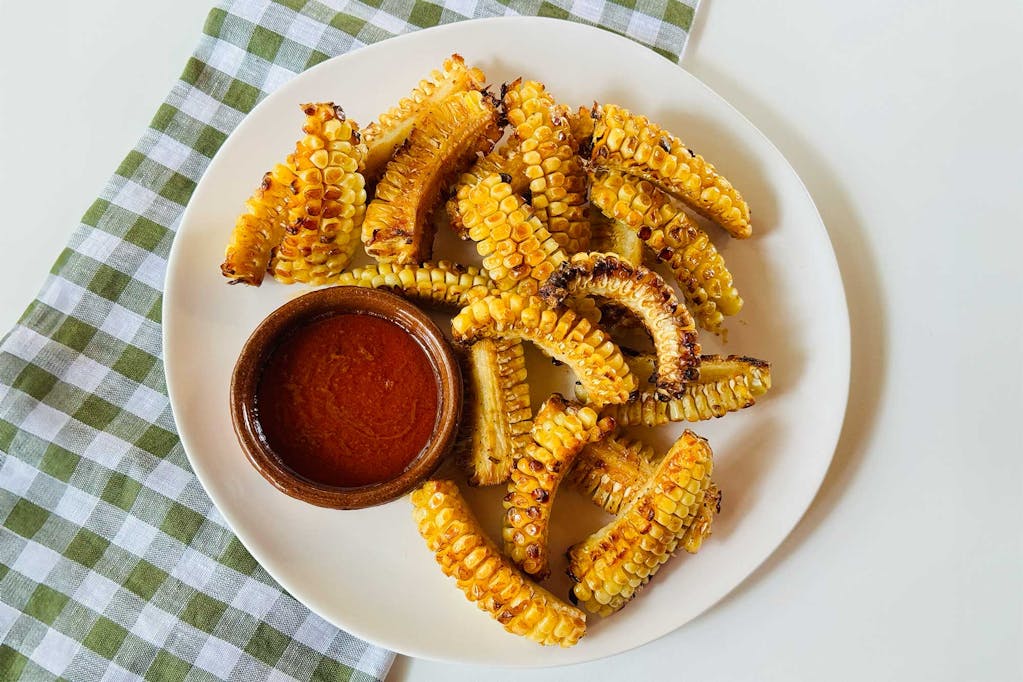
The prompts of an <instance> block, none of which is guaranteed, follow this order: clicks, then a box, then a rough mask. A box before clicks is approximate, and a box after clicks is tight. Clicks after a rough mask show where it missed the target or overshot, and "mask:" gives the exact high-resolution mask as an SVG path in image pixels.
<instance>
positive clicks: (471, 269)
mask: <svg viewBox="0 0 1023 682" xmlns="http://www.w3.org/2000/svg"><path fill="white" fill-rule="evenodd" d="M336 283H337V285H338V286H352V287H369V288H372V289H385V290H387V291H391V292H394V293H396V294H399V295H401V296H404V297H406V298H409V299H411V300H413V301H416V302H417V303H423V304H426V305H438V306H443V307H447V308H451V307H455V308H462V307H464V306H467V305H469V303H471V302H472V301H474V300H475V299H477V298H481V297H483V296H486V295H487V294H489V293H490V291H491V290H492V289H493V288H494V283H493V282H492V281H490V278H489V277H487V276H486V275H485V274H483V273H482V272H480V269H479V268H477V267H476V266H474V265H462V264H461V263H452V262H451V261H446V260H442V261H438V262H436V263H423V264H422V265H395V264H394V263H374V264H371V265H366V266H364V267H361V268H354V269H352V270H349V271H347V272H343V273H341V275H340V276H339V277H338V278H337V282H336Z"/></svg>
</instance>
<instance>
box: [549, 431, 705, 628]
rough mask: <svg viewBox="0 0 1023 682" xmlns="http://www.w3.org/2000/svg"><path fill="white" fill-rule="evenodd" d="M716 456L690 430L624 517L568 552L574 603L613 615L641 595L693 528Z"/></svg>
mask: <svg viewBox="0 0 1023 682" xmlns="http://www.w3.org/2000/svg"><path fill="white" fill-rule="evenodd" d="M712 457H713V455H712V453H711V450H710V446H709V445H707V441H706V440H704V439H702V438H700V437H698V436H697V435H695V434H694V433H693V432H692V431H688V430H687V431H686V432H685V433H683V434H682V437H681V438H679V439H678V440H677V441H676V442H675V444H674V445H673V446H671V449H670V450H668V453H667V454H666V455H665V456H664V458H663V459H662V460H661V461H660V462H659V463H658V465H657V467H656V469H655V470H654V472H653V475H652V476H651V477H650V479H649V480H648V481H647V483H646V485H644V486H643V487H642V488H641V489H640V491H639V492H638V494H637V496H636V497H635V498H634V499H632V500H631V501H629V503H628V504H626V505H625V507H624V508H623V509H622V510H621V513H620V514H619V515H618V517H617V518H616V519H615V520H613V521H612V522H611V523H609V524H607V525H606V526H604V527H603V528H601V529H600V530H599V531H597V532H596V533H594V534H593V535H591V536H590V537H588V538H587V539H586V540H584V541H583V542H581V543H579V544H577V545H574V546H572V547H571V548H570V549H569V550H568V557H569V567H568V575H569V577H570V578H572V580H573V581H575V583H576V584H575V585H574V586H573V587H572V592H571V593H570V595H569V597H570V598H571V600H572V602H573V603H578V604H580V605H581V606H582V607H583V608H584V609H586V610H587V611H590V612H591V613H596V614H599V615H601V616H609V615H611V614H612V613H614V612H615V611H618V610H619V609H620V608H622V607H623V606H625V604H627V603H628V602H629V601H630V600H631V599H632V598H633V597H634V596H636V593H637V592H638V591H639V590H640V589H641V588H642V587H643V586H644V585H646V583H647V582H649V580H650V579H651V578H652V577H653V576H654V574H655V573H656V572H657V571H658V569H660V567H661V566H662V565H663V564H664V562H666V561H667V560H668V559H669V558H670V557H671V555H672V554H673V553H674V552H675V549H676V547H677V546H678V543H679V540H680V539H681V538H682V537H683V536H684V535H685V533H686V531H687V530H688V529H689V527H690V526H691V525H692V523H693V519H694V518H695V516H696V514H697V512H698V511H699V509H700V505H701V504H702V503H703V498H704V494H705V492H706V490H707V487H708V485H709V484H710V476H711V470H712V468H713V462H712Z"/></svg>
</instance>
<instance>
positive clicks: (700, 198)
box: [590, 104, 753, 239]
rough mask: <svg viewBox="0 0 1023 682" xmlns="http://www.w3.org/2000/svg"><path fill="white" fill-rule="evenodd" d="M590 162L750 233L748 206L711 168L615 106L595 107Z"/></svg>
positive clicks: (737, 233) (733, 231) (740, 233)
mask: <svg viewBox="0 0 1023 682" xmlns="http://www.w3.org/2000/svg"><path fill="white" fill-rule="evenodd" d="M593 113H594V117H595V118H596V122H595V124H594V127H593V149H592V152H591V156H590V158H591V160H592V161H593V162H594V163H595V164H597V165H599V166H604V167H609V168H614V169H615V170H618V171H621V172H623V173H627V174H629V175H633V176H636V177H639V178H643V179H644V180H648V181H650V182H652V183H654V184H656V185H657V186H658V187H660V188H661V189H663V190H664V191H666V192H669V193H670V194H672V195H674V196H676V197H678V198H679V199H681V200H682V201H684V202H685V203H686V205H688V206H689V207H690V208H692V209H693V210H694V211H696V212H697V213H699V214H701V215H703V216H706V217H707V218H709V219H710V220H712V221H714V222H715V223H717V224H718V225H720V226H721V227H722V228H724V229H725V230H726V231H727V232H728V233H729V234H730V235H732V236H733V237H736V238H738V239H745V238H747V237H749V236H750V235H751V234H752V233H753V228H752V227H751V226H750V212H749V205H748V204H747V203H746V201H745V200H744V199H743V198H742V195H740V194H739V192H738V190H736V189H735V188H734V187H732V183H730V182H728V180H727V179H725V178H724V177H723V176H722V175H720V174H719V173H718V172H717V170H716V169H715V168H714V166H713V165H711V164H710V163H708V162H707V161H706V160H704V158H703V157H702V156H700V155H699V154H696V153H695V152H693V150H692V149H689V148H688V147H686V145H685V144H683V142H682V141H681V140H679V139H678V138H677V137H675V136H674V135H672V134H671V133H669V132H668V131H666V130H664V129H662V128H661V127H660V126H658V125H657V124H655V123H651V122H650V120H649V119H647V117H646V116H637V115H635V114H632V113H630V112H629V111H628V110H626V109H623V108H622V107H619V106H616V105H614V104H608V105H605V106H603V107H600V106H595V107H594V110H593Z"/></svg>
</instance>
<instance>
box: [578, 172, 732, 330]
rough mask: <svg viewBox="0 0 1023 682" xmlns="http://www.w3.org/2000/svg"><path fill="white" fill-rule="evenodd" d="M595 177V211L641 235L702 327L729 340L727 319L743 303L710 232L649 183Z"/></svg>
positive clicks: (610, 174)
mask: <svg viewBox="0 0 1023 682" xmlns="http://www.w3.org/2000/svg"><path fill="white" fill-rule="evenodd" d="M590 177H591V185H590V202H591V203H592V204H593V206H594V207H596V208H597V209H598V210H600V211H601V212H603V213H604V214H605V215H607V216H608V217H610V218H612V219H615V220H618V221H620V222H621V223H622V224H623V225H625V226H627V227H630V228H632V229H633V230H635V231H636V234H637V235H638V236H639V238H640V239H642V240H643V242H644V243H645V244H646V245H647V246H648V247H650V249H651V250H652V251H653V252H654V253H655V254H656V256H657V260H658V261H660V262H663V263H666V264H667V265H668V267H669V268H670V269H671V271H672V274H673V275H674V276H675V279H676V280H677V281H678V285H679V288H680V289H681V290H682V294H683V296H684V297H685V299H686V303H687V304H688V305H689V307H690V309H691V310H692V312H693V317H695V318H696V322H697V323H698V324H699V325H700V327H702V328H703V329H706V330H707V331H709V332H713V333H715V334H718V335H720V336H721V337H722V339H727V335H726V331H725V329H724V327H723V324H722V323H723V320H724V316H725V315H735V314H736V313H738V312H739V311H740V310H741V309H742V298H741V297H740V296H739V292H738V291H737V290H736V288H735V286H734V284H733V283H732V273H730V272H729V271H728V268H727V267H726V266H725V260H724V258H722V257H721V254H720V253H719V252H718V250H717V249H716V248H715V247H714V244H712V243H711V241H710V239H709V238H708V237H707V235H706V233H704V232H703V230H701V229H700V228H699V226H697V225H696V223H695V222H693V221H692V220H690V219H689V217H688V216H687V215H686V214H685V212H684V211H682V210H680V209H678V208H675V207H674V206H672V204H671V201H670V199H669V198H668V196H667V195H666V194H665V193H664V192H662V191H660V190H659V189H657V188H656V187H655V186H654V185H653V184H651V183H649V182H647V181H645V180H637V179H635V178H630V177H628V176H626V175H623V174H622V173H619V172H617V171H608V170H597V171H595V172H593V173H592V174H591V176H590Z"/></svg>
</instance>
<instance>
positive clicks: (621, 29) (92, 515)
mask: <svg viewBox="0 0 1023 682" xmlns="http://www.w3.org/2000/svg"><path fill="white" fill-rule="evenodd" d="M697 2H698V0H684V1H682V2H680V1H679V0H660V1H656V2H643V1H642V0H639V1H638V2H628V1H626V0H622V4H621V5H618V4H612V3H604V2H588V1H585V0H582V1H579V2H570V1H565V0H556V1H554V2H546V1H545V2H536V1H521V0H510V1H509V2H504V3H502V2H494V1H490V2H487V1H483V2H475V1H473V0H448V1H447V2H444V3H443V4H436V3H432V2H424V1H422V0H383V1H382V2H372V0H370V1H369V2H367V3H360V2H342V1H340V0H337V1H334V2H304V1H303V0H280V1H279V2H267V1H266V0H237V1H235V2H227V3H224V4H221V5H219V6H217V7H216V8H215V9H213V10H212V11H211V12H210V14H209V18H208V19H207V21H206V24H205V27H204V29H203V36H202V39H201V40H200V42H199V45H198V47H197V49H196V50H195V53H194V55H193V56H192V58H191V59H190V60H189V61H188V64H187V65H186V66H185V69H184V72H183V73H182V75H181V79H180V80H179V81H178V82H177V84H176V85H175V86H174V88H173V89H172V90H171V93H170V95H169V96H168V97H167V99H166V101H165V102H164V104H163V105H162V106H161V107H160V109H159V111H158V112H157V113H156V116H155V118H154V119H153V121H152V123H151V124H150V126H149V129H148V130H146V132H145V134H144V135H143V137H142V139H141V141H140V142H139V143H138V145H137V146H136V147H135V149H134V150H132V151H131V152H130V153H129V154H128V156H127V157H126V158H125V159H124V162H123V163H122V164H121V165H120V167H119V168H118V169H117V172H116V174H115V175H114V176H113V178H111V180H110V182H109V183H108V184H107V186H106V188H105V189H104V191H103V193H102V195H101V196H100V198H99V199H97V201H96V202H95V203H94V204H93V205H92V207H91V208H89V210H88V211H87V212H86V214H85V216H84V218H83V219H82V223H81V224H80V225H79V226H78V229H77V230H75V232H74V235H73V236H72V238H71V241H70V243H69V244H68V246H67V248H66V249H65V250H64V252H63V253H62V254H61V256H60V258H59V259H58V260H57V262H56V263H55V264H54V266H53V269H52V274H51V276H50V277H49V279H48V280H47V281H46V284H45V286H44V287H43V289H42V291H41V292H40V293H39V296H38V297H37V298H36V299H35V300H34V301H33V302H32V303H31V304H30V305H29V307H28V309H27V311H26V312H25V314H24V315H23V317H22V318H21V321H20V322H19V324H18V325H17V326H16V327H15V328H14V329H13V330H12V331H11V332H10V333H9V334H8V335H7V337H6V338H5V339H4V341H3V343H2V345H0V519H2V520H3V526H2V527H0V680H13V679H17V678H19V677H24V678H26V679H33V680H35V679H54V678H57V677H61V678H65V679H71V680H99V679H102V680H136V679H146V680H208V679H215V678H221V679H234V680H246V681H248V680H264V679H273V680H278V679H282V680H283V679H299V680H311V679H315V680H338V679H344V680H348V679H351V680H366V679H382V678H383V676H384V675H386V673H387V670H388V668H389V666H390V664H391V661H392V660H393V654H391V653H390V652H388V651H384V650H382V649H379V648H377V647H374V646H370V645H368V644H366V643H365V642H363V641H361V640H359V639H357V638H355V637H353V636H351V635H349V634H348V633H345V632H342V631H340V630H338V629H337V628H335V627H334V626H332V625H330V624H329V623H327V622H326V621H324V620H323V619H321V618H319V617H318V616H316V615H315V614H313V613H311V612H310V611H309V610H308V609H306V608H305V607H304V606H302V605H301V604H299V603H298V602H296V601H295V600H294V599H293V598H292V597H291V596H289V595H288V594H287V592H285V591H284V590H283V589H282V588H281V587H280V586H279V585H277V584H276V583H275V582H274V581H273V580H272V579H271V578H270V576H269V575H267V573H266V572H265V571H264V570H263V569H262V568H261V567H260V566H259V565H258V564H257V563H256V562H255V560H253V558H252V557H251V556H250V555H249V553H248V552H247V551H246V550H245V548H244V547H243V546H242V545H241V543H240V542H239V541H238V539H237V538H236V537H235V536H234V535H233V534H232V532H231V530H230V529H229V528H228V526H227V524H226V523H225V521H224V519H223V517H221V516H220V514H219V513H218V512H217V509H216V508H215V507H214V506H213V504H212V503H211V502H210V500H209V498H208V497H207V496H206V493H205V492H204V491H203V489H202V487H201V486H200V484H199V481H198V479H196V477H195V475H194V474H193V473H192V471H191V469H190V467H189V465H188V460H187V459H186V457H185V453H184V451H183V450H182V447H181V444H180V442H179V441H178V437H177V435H176V432H175V427H174V419H173V416H172V414H171V410H170V405H169V401H168V399H167V388H166V385H165V383H164V375H163V364H162V362H161V356H162V350H161V347H160V305H161V292H162V289H163V278H164V270H165V268H166V265H167V255H168V253H169V252H170V246H171V241H172V240H173V239H174V231H175V229H176V227H177V225H178V221H179V219H180V217H181V213H182V211H183V209H184V206H185V204H186V203H188V200H189V197H190V196H191V194H192V191H193V190H194V189H195V186H196V183H197V182H198V181H199V178H200V177H201V176H202V173H203V171H204V170H205V169H206V166H207V164H209V162H210V159H211V158H212V157H213V155H214V154H215V153H216V151H217V149H218V148H219V147H220V145H221V144H222V143H223V142H224V140H225V139H226V138H227V135H228V134H229V133H230V132H231V130H232V129H233V128H234V127H235V126H236V125H237V124H238V123H239V121H241V119H242V117H243V116H245V114H246V112H248V111H249V110H250V109H252V107H253V106H254V105H255V104H256V103H257V102H258V101H260V99H262V98H263V97H264V96H265V95H266V94H267V93H269V92H272V91H273V90H274V89H275V88H277V87H279V86H280V85H281V84H283V83H284V82H286V81H287V80H288V79H290V78H291V77H293V76H294V75H295V74H297V73H299V72H301V71H302V70H304V69H306V68H308V67H310V66H312V65H314V64H317V63H319V62H321V61H323V60H324V59H327V58H328V57H331V56H333V55H338V54H342V53H344V52H348V51H349V50H353V49H356V48H358V47H361V46H363V45H366V44H368V43H372V42H375V41H378V40H383V39H385V38H388V37H390V36H393V35H396V34H400V33H405V32H408V31H413V30H415V29H417V28H421V27H427V26H434V25H437V24H443V23H448V22H453V21H459V20H462V19H465V18H469V17H486V16H498V15H516V14H522V15H540V16H554V17H562V18H566V19H571V20H574V21H581V22H584V23H588V24H594V25H598V26H601V27H604V28H607V29H609V30H612V31H614V32H617V33H620V34H623V35H626V36H629V37H631V38H633V39H635V40H637V41H639V42H641V43H643V44H646V45H648V46H650V47H652V48H653V49H655V50H656V51H658V52H659V53H661V54H664V55H666V56H668V57H669V58H671V59H672V60H673V61H677V60H678V59H679V58H680V57H681V53H682V49H683V47H684V46H685V42H686V37H687V32H688V29H689V27H690V24H691V22H692V18H693V14H694V10H695V6H696V3H697ZM633 5H635V7H633ZM257 179H258V178H257ZM13 228H14V225H13V224H11V226H10V229H13ZM227 236H228V235H227V233H226V232H225V234H224V237H225V239H226V238H227Z"/></svg>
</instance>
